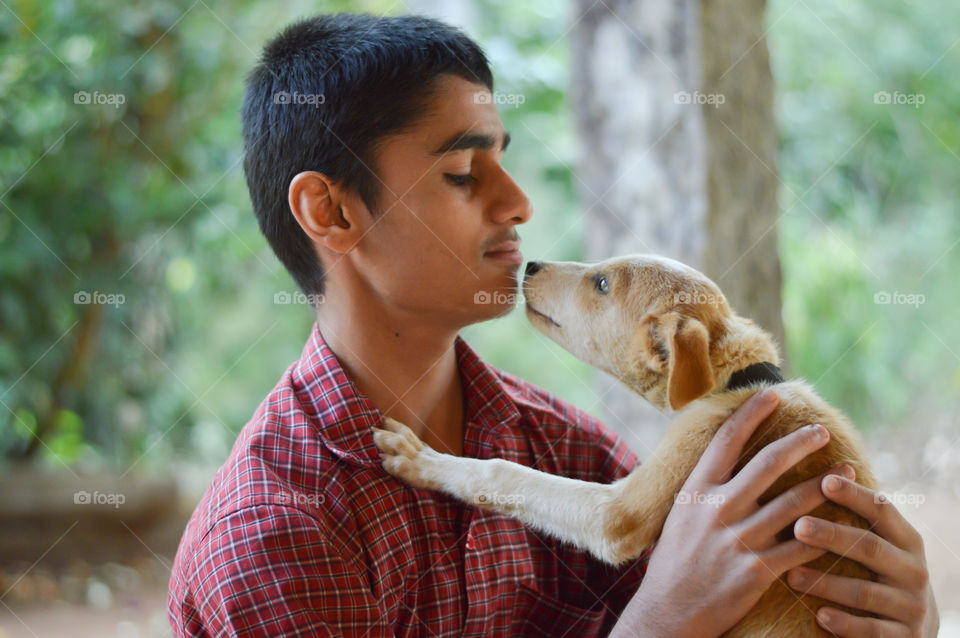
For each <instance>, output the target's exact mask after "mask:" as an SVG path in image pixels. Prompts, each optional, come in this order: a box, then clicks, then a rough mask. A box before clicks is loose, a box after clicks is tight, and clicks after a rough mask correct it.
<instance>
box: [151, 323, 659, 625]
mask: <svg viewBox="0 0 960 638" xmlns="http://www.w3.org/2000/svg"><path fill="white" fill-rule="evenodd" d="M456 353H457V360H458V364H459V368H460V374H461V380H462V383H463V387H464V396H465V404H466V429H465V436H464V456H469V457H474V458H482V459H485V458H503V459H507V460H510V461H514V462H516V463H522V464H524V465H527V466H531V467H534V468H537V469H539V470H543V471H545V472H550V473H552V474H558V475H564V476H569V477H573V478H579V479H583V480H586V481H596V482H604V483H609V482H611V481H613V480H615V479H617V478H620V477H622V476H624V475H625V474H627V473H628V472H629V471H630V470H631V469H632V468H634V467H635V466H636V464H637V462H638V461H637V459H636V457H635V455H634V454H633V453H632V452H631V451H630V450H629V449H628V448H627V447H626V445H625V444H624V443H623V442H622V441H620V440H619V439H618V438H617V437H616V436H615V435H614V434H613V433H612V432H610V431H609V430H607V429H606V428H605V427H604V426H603V425H602V424H601V423H599V422H598V421H597V420H595V419H594V418H592V417H591V416H589V415H588V414H586V413H585V412H582V411H580V410H578V409H576V408H574V407H573V406H571V405H569V404H567V403H564V402H562V401H560V400H559V399H557V398H555V397H553V396H551V395H550V394H548V393H546V392H545V391H543V390H540V389H538V388H536V387H534V386H532V385H530V384H528V383H526V382H524V381H522V380H520V379H517V378H515V377H513V376H511V375H509V374H506V373H504V372H501V371H498V370H496V369H494V368H492V367H490V366H488V365H487V364H485V363H484V362H483V361H482V360H481V359H480V358H479V357H478V356H477V355H476V354H475V353H474V352H473V350H472V349H471V348H470V347H469V346H468V345H467V343H466V342H465V341H463V340H462V339H461V338H459V337H458V338H457V341H456ZM380 422H381V415H380V413H379V411H378V410H377V409H376V408H375V407H374V406H373V404H372V403H371V402H370V401H369V400H368V399H367V397H365V396H363V395H361V394H360V393H359V392H358V391H357V389H356V387H355V386H354V385H353V383H352V382H351V381H350V379H349V378H348V377H347V376H346V374H345V373H344V371H343V369H342V367H341V366H340V364H339V362H338V361H337V359H336V357H335V356H334V354H333V352H332V351H331V350H330V348H329V347H328V346H327V345H326V343H325V342H324V340H323V337H322V336H321V334H320V329H319V327H318V326H317V325H316V324H315V325H314V327H313V332H312V334H311V337H310V339H309V341H308V342H307V344H306V346H305V347H304V350H303V356H302V358H301V359H300V360H299V361H297V362H296V363H294V364H292V365H291V366H290V367H289V368H288V369H287V371H286V372H285V373H284V375H283V377H282V378H281V379H280V381H279V383H278V384H277V385H276V387H275V388H274V389H273V390H272V391H271V393H270V394H269V395H268V396H267V398H266V399H265V400H264V401H263V403H262V404H261V405H260V407H259V408H258V409H257V411H256V413H255V414H254V416H253V418H252V419H251V421H250V422H249V423H248V424H247V425H246V426H245V427H244V428H243V430H242V431H241V433H240V435H239V436H238V438H237V441H236V443H235V444H234V447H233V450H232V452H231V453H230V456H229V458H228V459H227V461H226V462H225V463H224V465H223V466H222V467H221V468H220V469H219V470H218V471H217V473H216V474H215V476H214V478H213V479H212V481H211V483H210V486H209V487H208V489H207V491H206V494H205V495H204V497H203V499H202V500H201V501H200V503H199V504H198V505H197V508H196V510H195V511H194V513H193V516H192V517H191V518H190V521H189V523H188V524H187V527H186V530H185V531H184V534H183V538H182V539H181V542H180V547H179V550H178V551H177V556H176V559H175V561H174V566H173V571H172V574H171V577H170V589H169V596H168V601H167V607H168V616H169V620H170V623H171V625H172V627H173V633H174V635H175V636H178V637H179V636H197V637H199V636H360V637H370V638H375V637H382V636H403V637H413V636H504V635H517V636H540V635H542V636H554V637H560V636H570V637H578V638H579V637H583V636H601V635H606V634H607V633H608V632H609V631H610V628H611V627H612V626H613V624H614V623H615V622H616V619H617V616H618V614H619V613H620V611H621V610H622V609H623V607H624V606H625V605H626V603H627V601H628V600H629V599H630V597H631V596H632V595H633V593H634V592H635V591H636V589H637V587H638V586H639V584H640V580H641V579H642V578H643V575H644V572H645V570H646V565H647V561H648V559H649V552H650V551H651V550H648V551H647V553H645V554H644V555H643V556H642V557H640V558H639V559H638V560H637V561H635V562H634V563H632V564H630V565H628V566H626V567H621V568H617V569H615V568H612V567H609V566H606V565H604V564H602V563H600V562H599V561H596V560H594V559H593V558H591V557H590V556H589V555H587V554H586V553H584V552H582V551H579V550H577V549H575V548H573V547H572V546H569V545H566V544H563V543H560V542H558V541H555V540H553V539H550V538H547V537H545V536H542V535H540V534H538V533H536V532H534V531H531V530H529V529H527V528H525V527H524V526H523V525H521V524H520V523H518V522H516V521H513V520H511V519H509V518H506V517H504V516H500V515H497V514H494V513H490V512H484V511H480V510H478V509H476V508H474V507H471V506H468V505H463V504H461V503H459V502H457V501H455V500H454V499H452V498H450V497H447V496H445V495H443V494H439V493H435V492H432V491H429V490H421V489H414V488H411V487H408V486H406V485H404V484H403V483H401V482H400V481H398V480H396V479H394V478H393V477H391V476H390V475H389V474H387V473H386V472H385V471H384V470H383V469H382V467H381V466H380V459H379V452H378V450H377V448H376V446H375V445H374V443H373V436H372V433H371V427H373V426H377V425H379V424H380Z"/></svg>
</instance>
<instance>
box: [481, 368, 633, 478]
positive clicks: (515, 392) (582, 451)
mask: <svg viewBox="0 0 960 638" xmlns="http://www.w3.org/2000/svg"><path fill="white" fill-rule="evenodd" d="M494 372H495V373H496V374H497V376H498V377H499V378H500V380H501V381H502V383H503V384H504V388H505V389H506V391H507V392H508V394H509V395H510V396H511V398H512V399H513V402H514V404H515V405H516V406H517V408H518V409H519V410H520V412H521V414H523V415H524V417H526V418H524V419H523V423H524V424H525V425H526V427H528V428H529V427H532V428H534V429H535V430H537V431H536V432H532V433H531V434H532V435H533V436H536V437H538V438H539V437H543V438H544V439H545V440H546V441H548V442H549V446H550V447H551V449H552V450H553V451H554V453H555V455H556V457H557V459H558V461H559V462H560V463H561V464H562V465H579V464H582V463H584V462H587V461H593V462H594V464H595V465H597V468H596V470H597V471H598V472H599V474H600V477H598V478H599V480H603V481H609V480H613V479H615V478H619V477H620V476H623V475H624V474H626V473H627V472H628V471H630V470H631V469H633V468H634V467H635V466H636V465H637V464H638V460H637V457H636V455H635V454H634V453H633V452H632V451H631V450H630V448H629V447H628V446H627V444H626V443H625V442H624V441H623V440H622V439H621V438H620V436H619V435H618V434H617V433H616V432H615V431H614V430H613V429H611V428H610V427H608V426H607V425H605V424H604V423H603V422H602V421H601V420H600V419H598V418H597V417H595V416H593V415H591V414H590V413H589V412H587V411H586V410H583V409H581V408H578V407H577V406H575V405H573V404H572V403H570V402H569V401H566V400H564V399H561V398H560V397H558V396H556V395H555V394H553V393H552V392H550V391H548V390H545V389H543V388H541V387H539V386H537V385H535V384H533V383H530V382H529V381H526V380H524V379H521V378H519V377H517V376H515V375H512V374H510V373H508V372H505V371H503V370H498V369H494ZM594 480H596V479H594Z"/></svg>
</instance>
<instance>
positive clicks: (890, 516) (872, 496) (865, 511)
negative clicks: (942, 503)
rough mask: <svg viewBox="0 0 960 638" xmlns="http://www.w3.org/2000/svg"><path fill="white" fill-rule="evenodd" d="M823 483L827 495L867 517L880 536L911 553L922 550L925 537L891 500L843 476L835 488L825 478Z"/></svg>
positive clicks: (835, 501) (839, 503)
mask: <svg viewBox="0 0 960 638" xmlns="http://www.w3.org/2000/svg"><path fill="white" fill-rule="evenodd" d="M822 485H823V493H824V495H826V497H827V498H829V499H830V500H831V501H833V502H834V503H837V504H838V505H843V506H844V507H846V508H848V509H850V510H851V511H853V512H856V513H857V514H859V515H860V516H862V517H864V518H865V519H867V520H868V521H869V522H870V524H871V526H872V529H873V530H874V531H875V532H877V533H878V534H879V535H880V536H882V537H884V538H885V539H887V540H888V541H890V542H891V543H893V544H894V545H896V546H897V547H900V548H902V549H905V550H907V551H909V552H920V551H922V549H923V538H922V537H921V536H920V533H919V532H917V530H916V529H914V528H913V526H912V525H910V523H909V522H907V519H905V518H904V517H903V514H901V513H900V510H898V509H897V508H896V506H894V505H893V503H891V502H890V499H888V498H886V497H884V496H883V495H882V494H880V493H879V492H875V491H873V490H871V489H869V488H866V487H864V486H862V485H859V484H857V483H854V482H853V481H850V480H845V479H840V482H839V484H838V485H837V488H836V489H832V485H833V484H832V482H829V481H826V480H824V481H823V483H822Z"/></svg>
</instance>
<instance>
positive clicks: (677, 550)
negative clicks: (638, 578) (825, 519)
mask: <svg viewBox="0 0 960 638" xmlns="http://www.w3.org/2000/svg"><path fill="white" fill-rule="evenodd" d="M777 401H778V398H777V396H776V393H775V392H773V391H772V390H769V389H768V390H766V391H765V392H763V393H760V392H758V393H756V394H755V395H754V396H752V397H751V398H750V399H749V400H748V401H746V402H745V403H744V404H743V405H742V406H741V407H740V409H738V410H737V411H736V412H735V413H734V414H733V415H732V416H731V417H730V418H729V419H727V421H726V422H725V423H724V424H723V425H722V426H721V427H720V429H719V430H718V431H717V434H716V435H715V436H714V439H713V441H711V443H710V445H709V446H708V447H707V449H706V451H705V452H704V454H703V456H702V457H701V458H700V460H699V462H698V463H697V465H696V467H695V468H694V469H693V472H691V474H690V476H689V478H688V479H687V481H686V483H685V484H684V486H683V495H684V496H689V497H690V498H678V499H677V500H676V502H675V504H674V506H673V509H671V510H670V514H669V516H667V520H666V522H665V523H664V527H663V533H662V534H661V536H660V539H659V540H658V541H657V544H656V546H655V547H654V551H653V553H652V555H651V557H650V563H649V565H648V567H647V573H646V576H645V577H644V579H643V582H642V584H641V586H640V589H639V590H638V591H637V593H636V595H635V596H634V597H633V599H632V600H631V601H630V603H629V604H628V605H627V607H626V609H624V612H623V615H622V616H621V618H620V621H619V622H618V623H617V625H616V627H614V630H613V632H612V633H611V636H627V635H630V636H635V635H638V634H639V635H644V636H647V635H650V636H694V635H695V636H718V635H720V634H721V633H723V632H724V631H726V630H727V629H729V628H730V627H732V626H733V625H735V624H736V623H737V621H739V620H740V619H741V618H743V616H745V615H746V613H747V612H748V611H749V610H750V609H751V608H752V607H753V606H754V605H755V604H756V602H757V601H758V600H759V599H760V596H761V595H762V594H763V593H764V592H765V591H766V590H767V589H768V588H769V587H770V585H771V584H772V583H773V582H774V580H776V579H777V578H778V577H779V576H781V575H782V574H784V573H785V572H787V571H788V570H791V569H793V568H795V567H798V566H800V565H802V564H804V563H807V562H809V561H811V560H813V559H815V558H818V557H819V556H822V555H823V554H825V553H826V550H825V549H821V548H819V547H811V546H810V545H807V544H804V543H802V542H801V541H799V540H797V539H791V540H789V541H786V542H783V543H780V542H778V541H777V539H776V534H777V532H779V531H780V530H782V529H784V528H785V527H787V526H789V525H791V524H793V523H794V522H795V521H796V520H797V519H798V518H799V517H801V516H803V515H804V514H807V513H809V512H810V511H811V510H813V509H814V508H816V507H818V506H819V505H821V504H823V503H825V502H826V498H825V497H824V495H823V492H822V491H821V489H820V483H821V481H822V480H824V479H825V478H826V477H827V474H829V473H827V474H824V475H822V476H819V477H815V478H812V479H810V480H807V481H804V482H803V483H800V484H799V485H796V486H794V487H793V488H791V489H789V490H787V491H786V492H784V493H783V494H780V495H779V496H777V497H776V498H775V499H773V500H772V501H770V502H769V503H766V504H765V505H764V506H763V507H762V508H761V507H760V506H758V505H757V499H758V498H759V497H760V496H761V495H762V494H763V493H764V492H765V491H766V490H767V488H769V487H770V486H771V485H772V484H773V483H774V481H776V480H777V479H778V478H779V477H780V476H781V475H782V474H783V473H784V472H786V471H787V470H788V469H790V468H791V467H793V466H794V465H795V464H796V463H798V462H799V461H800V460H802V459H803V458H804V457H806V456H807V455H809V454H811V453H812V452H815V451H817V450H819V449H820V448H822V447H823V446H824V445H825V444H826V443H827V440H828V439H829V435H828V433H827V432H826V430H825V429H824V428H822V427H820V426H816V427H814V426H807V427H804V428H801V429H800V430H798V431H796V432H792V433H791V434H789V435H787V436H785V437H783V438H782V439H780V440H778V441H774V442H773V443H771V444H769V445H767V446H766V447H765V448H763V449H762V450H761V451H760V452H758V453H757V455H756V456H754V457H753V458H752V459H751V460H750V461H749V462H748V463H747V464H746V465H745V466H744V467H743V468H742V469H741V470H740V472H738V473H737V475H736V476H733V477H732V478H731V475H732V473H733V468H734V467H735V466H736V464H737V460H738V459H739V458H740V455H741V453H742V452H743V447H744V446H745V445H746V443H747V441H748V440H749V438H750V436H751V435H752V434H753V432H754V430H756V428H757V426H759V424H760V423H761V422H763V420H764V419H765V418H766V417H767V416H769V415H770V414H771V413H772V412H773V410H774V409H775V408H776V405H777ZM844 467H846V466H844ZM841 471H843V469H842V468H834V469H833V470H831V472H830V473H839V472H841ZM846 472H847V473H848V476H850V477H852V476H853V470H852V469H851V468H849V467H846Z"/></svg>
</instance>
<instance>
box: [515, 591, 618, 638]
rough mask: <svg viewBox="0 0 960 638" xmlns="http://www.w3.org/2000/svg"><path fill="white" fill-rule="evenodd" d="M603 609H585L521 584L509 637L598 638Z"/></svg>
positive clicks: (601, 606) (600, 607) (601, 628)
mask: <svg viewBox="0 0 960 638" xmlns="http://www.w3.org/2000/svg"><path fill="white" fill-rule="evenodd" d="M605 611H606V608H605V607H604V606H603V605H600V606H599V609H593V610H591V609H584V608H582V607H577V606H576V605H571V604H569V603H565V602H562V601H559V600H557V599H556V598H553V597H551V596H547V595H546V594H544V593H542V592H540V591H537V590H536V589H534V588H533V587H531V586H530V585H528V584H527V583H520V590H519V592H518V594H517V607H516V613H515V614H514V616H513V622H512V623H511V625H510V632H509V635H510V636H523V637H524V638H526V637H531V638H532V637H535V636H550V637H551V638H556V637H557V636H571V638H572V637H573V636H577V637H578V638H579V637H581V636H586V637H589V636H600V635H601V631H602V630H603V621H604V616H605V613H604V612H605Z"/></svg>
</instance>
